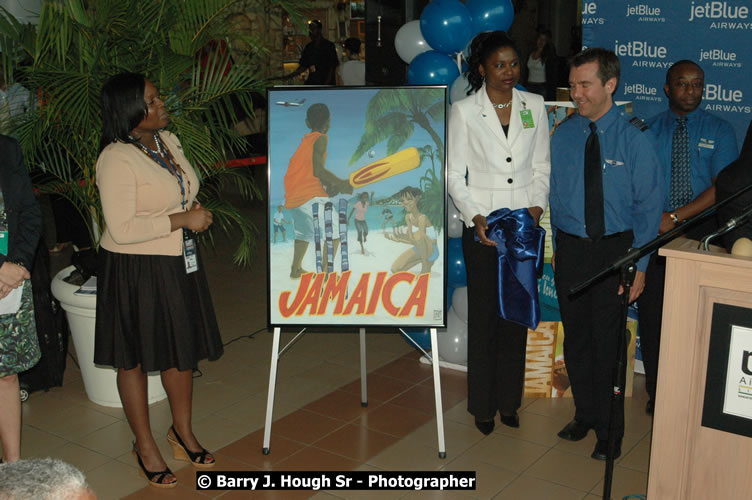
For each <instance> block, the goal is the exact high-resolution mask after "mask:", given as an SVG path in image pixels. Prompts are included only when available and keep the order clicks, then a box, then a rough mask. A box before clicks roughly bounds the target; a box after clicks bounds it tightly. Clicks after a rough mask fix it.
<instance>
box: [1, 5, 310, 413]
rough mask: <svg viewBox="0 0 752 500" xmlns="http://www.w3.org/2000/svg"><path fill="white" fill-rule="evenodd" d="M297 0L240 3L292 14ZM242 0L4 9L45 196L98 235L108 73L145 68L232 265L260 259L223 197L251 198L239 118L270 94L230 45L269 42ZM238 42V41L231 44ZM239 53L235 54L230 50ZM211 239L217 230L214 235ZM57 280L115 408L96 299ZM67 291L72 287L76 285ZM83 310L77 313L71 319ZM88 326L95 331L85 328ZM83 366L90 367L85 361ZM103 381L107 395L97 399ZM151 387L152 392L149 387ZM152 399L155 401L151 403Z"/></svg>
mask: <svg viewBox="0 0 752 500" xmlns="http://www.w3.org/2000/svg"><path fill="white" fill-rule="evenodd" d="M299 1H300V0H289V1H283V0H279V1H273V0H257V1H256V2H253V1H251V2H249V1H248V0H246V1H244V2H243V3H244V4H249V3H259V4H262V5H263V6H264V7H265V8H268V7H269V6H270V5H271V6H274V5H278V6H279V7H282V8H284V9H285V10H287V11H288V12H293V13H294V12H296V11H297V10H296V8H297V4H298V2H299ZM238 3H239V2H238V1H237V0H154V1H143V0H97V1H87V0H45V1H44V2H43V3H42V7H41V12H40V13H39V22H38V24H37V25H31V24H22V23H20V22H19V21H18V20H17V19H16V18H15V17H13V16H12V15H11V14H10V13H9V12H7V11H5V10H3V11H2V12H0V49H2V65H3V70H4V74H5V75H6V78H7V79H10V80H16V81H19V82H21V83H22V84H23V85H24V86H25V87H26V88H27V89H29V90H30V91H31V92H32V94H33V95H35V96H36V101H37V104H36V106H35V107H34V108H33V109H32V110H31V111H29V112H28V113H26V114H25V115H23V116H22V117H19V118H18V119H17V120H16V121H15V122H13V124H12V129H11V130H12V133H13V135H14V136H15V137H16V138H17V139H18V140H19V142H20V143H21V146H22V148H23V151H24V155H25V159H26V163H27V165H28V166H29V168H30V169H32V171H34V172H36V173H37V175H35V179H36V182H35V186H36V187H37V189H38V190H39V191H40V192H41V193H56V194H58V195H61V196H63V197H65V198H66V199H67V200H69V201H70V202H71V203H72V204H73V205H74V206H75V207H76V208H77V209H78V211H79V212H80V213H81V215H82V217H83V218H84V220H86V221H87V223H88V228H89V233H90V236H91V239H92V241H93V242H95V243H96V242H97V241H98V239H99V228H101V227H102V225H103V223H104V221H103V218H102V211H101V206H100V202H99V195H98V192H97V188H96V182H95V181H96V179H95V165H96V160H97V156H98V153H99V136H100V132H101V116H100V109H99V92H100V89H101V87H102V84H103V82H104V81H105V80H106V79H107V78H108V77H109V76H111V75H113V74H116V73H120V72H124V71H130V72H137V73H143V74H145V75H146V76H147V78H148V79H149V80H151V81H152V82H153V83H154V85H155V86H156V87H157V89H158V90H159V91H160V93H161V94H162V96H163V100H164V101H165V103H166V106H167V108H168V111H169V114H170V116H171V122H170V125H169V127H168V128H169V129H170V130H171V131H172V132H174V133H175V134H177V135H178V136H179V137H180V141H181V143H182V145H183V148H184V152H185V154H186V156H187V157H188V159H189V160H190V161H191V163H192V165H193V166H194V167H195V168H196V170H197V172H198V173H199V176H200V178H201V184H202V188H201V191H200V193H199V197H198V201H200V203H201V204H202V205H203V206H205V207H206V208H208V209H210V210H211V211H212V212H213V214H214V222H215V224H214V227H215V228H218V229H219V230H224V231H229V230H235V229H237V230H239V231H240V234H241V237H240V242H239V244H238V247H237V250H236V252H235V256H234V259H235V262H236V263H238V264H240V265H247V264H249V263H250V261H251V259H252V258H253V249H254V238H255V236H256V229H255V228H254V226H253V224H252V223H251V221H250V220H248V219H247V218H246V217H245V216H244V215H243V214H242V212H241V211H240V210H239V207H237V206H235V205H233V204H232V202H230V201H228V198H227V197H223V196H221V194H220V193H222V192H223V190H224V189H225V188H226V187H228V186H234V188H235V189H237V191H239V192H240V194H241V195H242V197H243V198H244V199H246V200H248V199H253V198H255V197H258V196H260V191H259V188H258V187H257V186H256V184H255V183H254V182H253V179H252V177H250V176H249V175H248V174H247V172H245V171H244V170H242V169H232V168H225V167H224V163H225V162H226V160H227V159H229V158H230V157H231V155H232V154H233V151H240V150H243V148H244V142H243V139H242V138H241V137H240V136H239V135H238V134H237V133H236V132H235V130H234V128H233V125H234V124H235V123H236V122H237V121H238V115H239V114H240V113H245V114H249V115H250V114H251V113H252V101H251V98H250V96H251V92H263V90H264V89H263V86H262V82H261V79H260V78H259V74H260V73H259V72H260V69H259V67H258V65H257V63H254V58H252V57H248V55H247V54H243V57H237V54H234V50H235V49H233V46H244V47H248V46H251V47H254V48H255V49H257V50H258V51H262V50H263V46H262V45H261V44H259V43H258V42H256V41H255V40H254V39H253V37H252V36H249V35H248V34H242V33H239V32H236V30H234V29H233V26H234V24H233V22H232V21H231V20H230V19H229V16H228V15H229V14H230V13H231V9H232V8H233V7H237V5H236V4H238ZM240 39H242V42H244V43H242V44H237V43H235V42H236V41H238V40H240ZM234 56H235V57H234ZM208 237H209V238H211V234H209V236H208ZM65 276H67V273H65V270H64V271H63V272H61V274H59V275H58V276H56V279H55V280H53V293H54V294H55V295H56V297H57V298H58V300H60V301H61V302H62V304H63V307H64V308H65V309H66V313H67V315H68V317H69V322H70V324H71V329H72V330H74V329H78V330H84V331H75V332H72V336H73V341H74V345H75V348H76V352H77V353H78V358H79V363H80V364H81V370H82V375H83V377H84V383H85V385H86V390H87V394H88V395H89V397H90V399H92V400H94V401H95V402H99V403H102V404H107V405H111V406H116V405H119V399H118V397H117V391H116V389H115V382H114V380H115V378H114V371H113V370H109V372H111V373H109V374H107V373H102V372H101V371H98V370H104V371H107V370H105V369H103V368H99V367H95V366H94V365H93V361H92V359H93V357H92V354H91V353H92V352H93V342H94V335H93V330H94V310H95V298H91V297H81V296H76V295H74V294H73V291H75V290H77V288H78V287H77V286H74V285H68V284H67V283H64V282H63V281H62V278H63V277H65ZM71 287H72V288H71ZM76 314H78V315H81V318H73V315H76ZM87 330H88V331H87ZM85 366H86V368H84V367H85ZM102 379H107V383H108V384H109V385H110V386H111V390H112V396H101V395H100V396H95V397H92V391H90V390H89V389H90V386H91V388H92V390H94V389H93V385H94V384H95V383H96V381H98V380H102ZM153 392H154V391H153ZM152 400H153V399H152Z"/></svg>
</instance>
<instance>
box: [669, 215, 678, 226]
mask: <svg viewBox="0 0 752 500" xmlns="http://www.w3.org/2000/svg"><path fill="white" fill-rule="evenodd" d="M668 216H669V217H671V220H672V221H674V224H678V223H679V216H678V215H676V212H673V213H670V214H668Z"/></svg>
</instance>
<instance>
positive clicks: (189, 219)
mask: <svg viewBox="0 0 752 500" xmlns="http://www.w3.org/2000/svg"><path fill="white" fill-rule="evenodd" d="M212 221H213V217H212V213H211V212H210V211H209V210H207V209H205V208H204V207H202V206H201V204H200V203H198V202H197V201H194V202H193V205H192V206H191V209H190V210H188V211H187V212H178V213H176V214H171V215H170V226H171V228H172V230H173V231H176V230H177V229H179V228H182V227H184V228H186V229H190V230H191V231H195V232H197V233H201V232H203V231H206V230H207V229H209V226H211V225H212Z"/></svg>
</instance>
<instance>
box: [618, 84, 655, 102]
mask: <svg viewBox="0 0 752 500" xmlns="http://www.w3.org/2000/svg"><path fill="white" fill-rule="evenodd" d="M624 95H625V96H627V95H634V100H635V101H654V102H661V100H662V98H661V96H660V95H658V89H657V88H656V87H650V86H648V85H645V84H644V83H626V84H624Z"/></svg>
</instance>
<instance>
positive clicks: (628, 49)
mask: <svg viewBox="0 0 752 500" xmlns="http://www.w3.org/2000/svg"><path fill="white" fill-rule="evenodd" d="M614 52H616V55H617V56H629V57H652V58H658V59H665V58H666V54H667V53H668V50H667V49H666V47H664V46H662V45H650V44H649V43H648V42H645V41H639V40H636V41H630V42H627V43H619V40H616V41H615V42H614Z"/></svg>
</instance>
